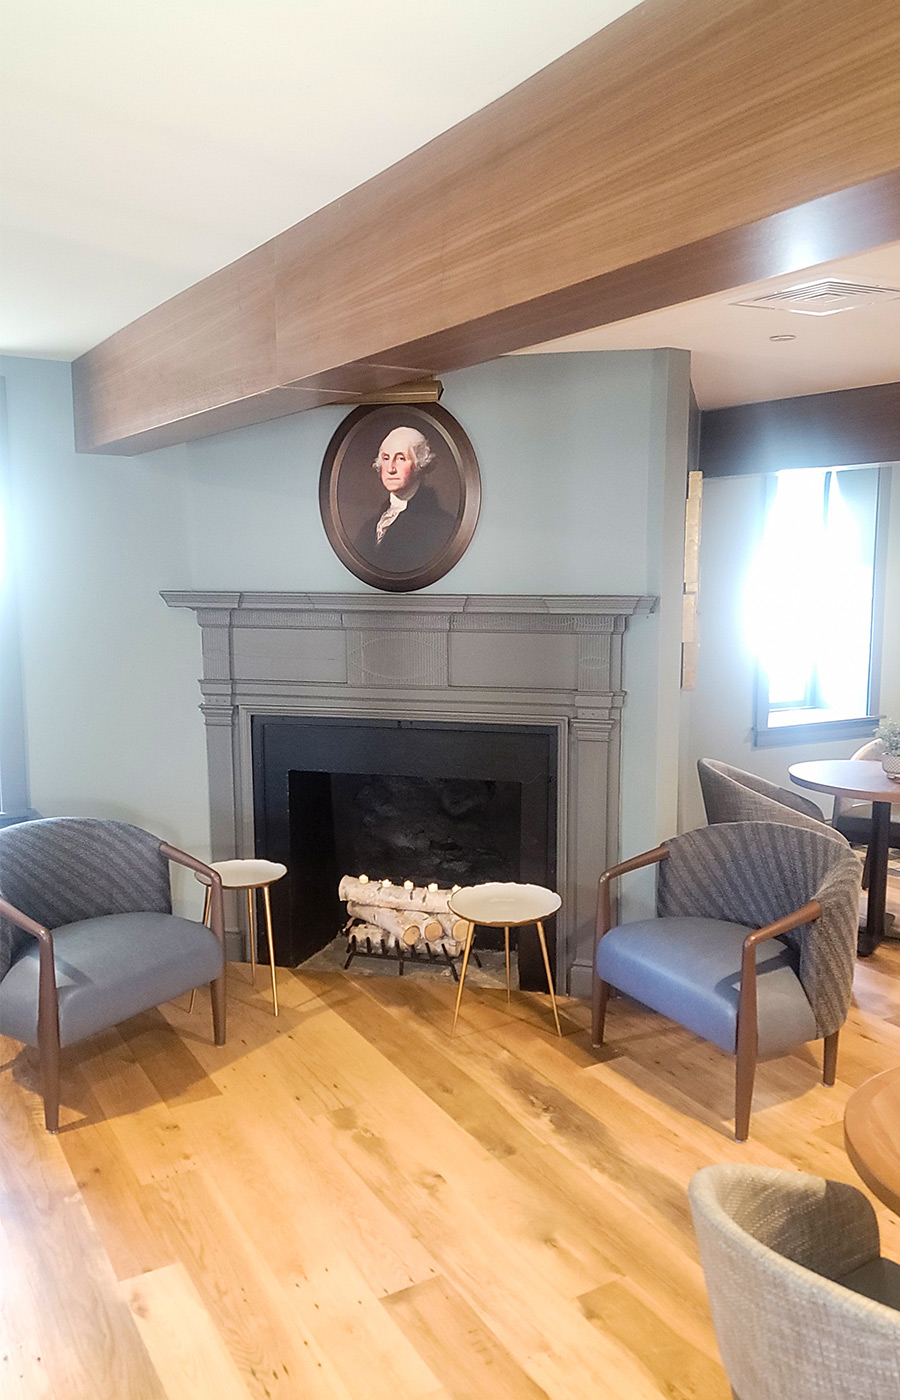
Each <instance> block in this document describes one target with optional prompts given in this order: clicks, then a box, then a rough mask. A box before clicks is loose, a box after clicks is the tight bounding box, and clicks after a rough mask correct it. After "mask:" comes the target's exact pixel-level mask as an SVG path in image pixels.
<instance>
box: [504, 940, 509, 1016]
mask: <svg viewBox="0 0 900 1400" xmlns="http://www.w3.org/2000/svg"><path fill="white" fill-rule="evenodd" d="M503 934H504V942H505V944H506V1000H507V1001H509V925H508V924H507V925H506V927H505V928H504V930H503Z"/></svg>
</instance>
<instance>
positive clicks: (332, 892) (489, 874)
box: [251, 715, 557, 990]
mask: <svg viewBox="0 0 900 1400" xmlns="http://www.w3.org/2000/svg"><path fill="white" fill-rule="evenodd" d="M251 745H252V755H253V793H254V830H255V841H256V852H257V854H258V855H261V856H263V855H264V856H265V857H266V858H268V859H270V860H279V861H282V862H283V863H284V864H285V865H286V866H287V867H288V876H287V878H286V879H285V880H282V881H279V882H278V884H277V885H276V886H273V888H272V915H273V925H274V930H275V950H276V959H277V961H278V962H279V963H284V964H287V965H289V966H296V965H297V964H298V963H301V962H303V961H305V959H306V958H308V957H310V956H311V955H312V954H313V953H315V952H317V951H318V949H320V948H322V947H324V946H325V944H327V943H329V942H330V941H331V940H332V939H333V938H334V937H335V935H336V934H337V933H338V931H339V930H340V928H341V927H342V925H343V923H344V921H345V919H346V910H345V908H344V906H343V904H342V903H341V902H340V901H339V900H338V897H337V887H338V881H339V880H340V878H341V876H342V875H344V874H358V873H366V874H369V875H370V876H371V877H374V878H376V879H379V880H380V879H383V878H388V879H390V880H392V881H393V883H395V884H397V885H402V884H403V882H404V881H405V880H411V881H412V883H413V884H414V885H420V886H424V885H427V884H429V883H430V882H432V881H434V882H436V883H437V884H438V885H440V886H441V887H449V886H451V885H454V884H457V885H466V884H478V883H480V882H482V881H485V880H524V881H527V882H530V883H532V884H538V885H549V886H551V887H553V888H555V884H556V810H557V796H556V735H555V733H554V731H553V729H552V728H550V727H546V726H544V727H541V726H533V725H499V724H465V725H450V724H441V723H433V722H432V723H429V722H424V721H410V720H365V719H330V720H324V719H317V718H306V717H299V716H288V715H275V716H273V715H256V716H254V717H253V720H252V722H251ZM554 922H555V921H550V922H549V923H548V930H547V931H548V937H549V938H551V939H552V936H553V924H554ZM479 941H480V944H481V946H482V947H483V946H485V945H486V944H487V945H488V946H490V944H491V942H495V944H496V946H497V947H500V946H501V943H502V934H499V933H498V934H493V933H488V932H487V931H485V932H484V933H483V934H480V935H479ZM518 967H519V982H520V985H521V986H522V987H523V988H525V989H526V990H545V988H546V978H545V975H544V971H543V966H542V961H541V955H540V950H539V947H538V944H537V940H536V937H535V936H534V934H533V932H532V931H531V930H528V931H526V932H525V933H523V934H522V935H521V936H520V938H519V951H518Z"/></svg>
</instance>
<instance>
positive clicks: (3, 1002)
mask: <svg viewBox="0 0 900 1400" xmlns="http://www.w3.org/2000/svg"><path fill="white" fill-rule="evenodd" d="M29 942H30V944H31V946H30V947H29V948H28V949H27V951H26V952H25V953H23V954H21V955H20V956H19V958H18V959H17V961H16V962H15V963H13V965H12V967H11V968H10V970H9V972H8V973H7V974H6V976H5V977H4V978H3V981H2V982H0V1030H2V1033H3V1034H4V1035H8V1036H11V1037H12V1039H13V1040H22V1041H24V1042H25V1044H26V1045H36V1044H37V1014H38V944H37V940H36V939H30V940H29ZM53 943H54V948H55V954H56V985H57V988H58V995H59V1040H60V1044H61V1045H72V1044H74V1043H75V1042H76V1041H78V1040H84V1039H85V1037H86V1036H89V1035H94V1034H95V1033H96V1032H97V1031H99V1030H103V1029H104V1028H105V1027H107V1026H111V1025H115V1024H116V1023H117V1022H119V1021H125V1020H127V1019H128V1017H129V1016H136V1015H137V1014H138V1012H140V1011H146V1010H148V1009H149V1008H150V1007H152V1006H159V1005H160V1004H161V1003H162V1002H164V1001H170V1000H171V998H172V997H177V996H180V995H181V993H182V992H186V991H189V990H190V988H191V987H199V986H201V985H202V984H203V983H205V982H212V981H213V979H214V978H216V977H218V976H219V974H220V972H221V971H222V967H223V954H222V948H221V945H220V943H219V941H218V939H217V938H216V936H215V934H214V933H213V932H212V930H211V929H208V928H206V927H205V926H204V925H203V924H199V923H195V922H194V921H193V920H191V919H179V918H178V917H177V916H175V915H173V914H147V913H140V914H110V915H105V916H103V917H102V918H98V919H83V920H82V921H81V922H80V923H76V924H68V925H66V926H65V927H63V928H58V929H55V930H54V932H53Z"/></svg>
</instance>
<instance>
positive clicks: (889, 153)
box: [73, 0, 900, 453]
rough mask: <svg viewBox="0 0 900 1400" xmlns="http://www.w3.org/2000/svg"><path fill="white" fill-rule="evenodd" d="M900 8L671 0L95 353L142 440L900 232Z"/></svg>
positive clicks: (637, 14)
mask: <svg viewBox="0 0 900 1400" xmlns="http://www.w3.org/2000/svg"><path fill="white" fill-rule="evenodd" d="M898 72H900V9H898V7H897V4H896V0H858V3H857V4H856V5H854V6H847V4H846V0H817V3H816V4H815V5H814V6H811V5H810V4H809V0H777V3H776V0H646V3H644V4H642V5H640V6H639V7H638V8H637V9H635V10H632V11H631V12H630V13H629V14H627V15H625V16H623V17H622V18H621V19H620V20H618V21H617V22H616V23H614V24H612V25H610V26H609V27H608V28H607V29H604V30H602V31H601V32H600V33H599V34H597V35H595V36H594V37H593V38H591V39H589V40H588V41H587V42H586V43H584V44H581V45H580V46H579V47H578V48H577V49H574V50H572V52H571V53H568V54H565V55H564V56H563V57H562V58H560V59H558V60H557V61H556V62H555V63H552V64H550V65H549V67H547V68H545V69H543V70H542V71H541V72H540V73H538V74H536V75H535V76H534V77H533V78H530V79H528V81H527V82H525V83H523V84H521V85H520V86H519V87H518V88H515V89H514V90H513V91H512V92H510V93H507V94H506V95H505V96H504V97H501V98H499V99H498V100H497V101H496V102H493V103H491V104H490V106H488V107H486V108H484V109H483V110H482V111H480V112H477V113H475V115H474V116H472V117H469V118H468V119H467V120H466V121H464V122H461V123H460V124H459V125H458V126H456V127H454V128H452V129H451V130H450V131H448V132H445V133H444V134H443V135H442V136H439V137H437V138H436V139H435V140H434V141H431V142H430V143H429V144H428V145H426V146H424V147H422V149H421V150H419V151H416V152H414V153H413V154H412V155H411V156H408V157H407V158H406V159H405V160H402V161H400V162H399V163H398V164H397V165H395V166H392V167H391V168H390V169H389V170H386V171H384V172H383V173H382V174H380V175H378V176H376V177H374V178H373V179H371V180H369V181H367V182H366V183H365V184H363V185H361V186H360V187H359V188H358V189H355V190H353V191H351V192H350V193H349V194H347V195H345V196H343V197H342V198H341V199H338V200H336V201H335V202H334V203H333V204H330V205H328V206H327V207H326V208H325V209H322V210H319V211H318V212H317V213H315V214H312V215H311V216H310V217H309V218H307V219H304V220H303V222H302V223H300V224H297V225H296V226H295V227H294V228H291V229H288V230H287V231H286V232H285V233H282V234H280V235H279V236H278V237H277V238H274V239H272V240H270V242H268V243H266V244H264V245H263V246H262V247H261V248H257V249H255V250H254V251H253V252H252V253H248V254H247V256H246V257H244V258H241V259H239V260H238V261H237V262H236V263H233V264H231V265H230V266H229V267H226V268H223V269H222V270H221V271H219V272H217V273H214V274H213V275H212V276H211V277H207V278H205V279H204V280H203V281H202V282H199V283H197V285H196V286H194V287H191V288H189V289H188V290H187V291H185V292H183V293H181V294H180V295H179V296H176V297H173V298H172V299H171V300H170V301H168V302H166V303H164V304H163V305H162V306H160V307H157V308H156V309H155V310H154V311H151V312H149V313H148V314H147V315H145V316H142V317H141V318H140V319H139V320H138V321H135V322H134V323H133V324H132V325H130V326H127V327H125V329H124V330H122V331H119V332H117V334H115V335H113V336H111V337H110V338H109V339H108V340H106V341H104V342H103V344H102V345H99V346H97V347H96V348H95V349H94V350H91V351H89V352H88V353H87V354H86V355H83V356H82V357H81V358H80V359H79V360H77V361H76V362H75V365H74V367H73V376H74V392H75V413H76V445H77V447H78V449H79V451H87V452H97V451H100V452H103V451H106V452H124V453H129V452H141V451H146V450H148V449H149V448H151V447H159V446H163V445H166V444H168V443H173V442H181V441H185V440H186V439H187V438H190V437H196V436H202V435H205V434H207V433H214V432H221V431H223V430H225V429H228V428H232V427H236V426H239V425H241V424H244V423H249V422H257V421H262V420H264V419H266V418H273V417H279V416H282V415H284V414H287V413H294V412H298V411H300V410H302V409H303V408H307V407H315V406H317V405H318V404H321V403H354V402H356V401H358V399H359V398H360V396H362V395H364V394H367V393H371V392H372V391H375V390H378V389H382V388H386V387H390V386H391V385H393V384H398V383H402V382H406V381H410V380H415V379H417V378H427V377H430V376H431V375H434V374H440V373H442V372H444V371H446V370H449V369H453V368H459V367H462V366H465V365H471V364H476V363H480V362H481V361H483V360H486V359H490V358H493V357H494V356H496V355H499V354H504V353H507V352H508V351H510V350H515V349H520V348H522V347H524V346H527V345H533V344H537V343H540V342H541V341H544V340H549V339H552V338H555V337H556V336H559V335H565V334H571V333H573V332H575V331H579V330H587V329H589V328H591V327H592V326H597V325H602V324H605V323H607V322H609V321H613V320H619V319H622V318H623V317H625V316H630V315H636V314H639V312H642V311H648V310H653V309H656V308H657V307H660V306H666V305H673V304H675V303H677V302H679V301H687V300H690V299H692V298H693V297H696V296H703V295H707V294H709V293H710V292H715V291H719V290H722V289H724V288H727V287H730V286H738V285H741V284H742V283H744V282H747V281H754V280H758V279H761V278H765V277H770V276H774V275H776V274H778V273H785V272H791V271H794V270H797V269H800V268H803V267H808V266H811V265H813V264H814V263H817V262H823V261H826V260H828V259H829V258H834V257H841V256H847V255H849V254H851V253H854V252H859V251H862V250H863V249H865V248H869V247H873V246H876V245H877V244H879V243H884V242H889V241H893V240H895V239H898V238H900V136H898V133H900V83H898V82H897V74H898Z"/></svg>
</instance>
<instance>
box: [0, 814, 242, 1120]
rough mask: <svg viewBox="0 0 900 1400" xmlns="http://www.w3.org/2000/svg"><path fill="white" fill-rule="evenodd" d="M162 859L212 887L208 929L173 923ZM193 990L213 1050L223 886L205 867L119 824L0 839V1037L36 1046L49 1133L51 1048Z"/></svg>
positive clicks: (50, 828)
mask: <svg viewBox="0 0 900 1400" xmlns="http://www.w3.org/2000/svg"><path fill="white" fill-rule="evenodd" d="M169 861H175V862H177V863H178V864H180V865H185V866H187V867H188V869H190V870H194V871H199V872H201V873H202V874H204V875H205V876H208V877H209V878H210V879H211V881H212V906H211V917H210V924H211V927H210V928H207V927H206V926H205V925H204V924H201V923H197V922H195V921H193V920H191V919H181V918H177V917H176V916H175V915H173V913H172V901H171V893H170V886H169ZM204 983H209V985H210V989H211V992H212V1009H213V1025H214V1031H215V1040H216V1044H217V1045H224V1043H225V942H224V927H223V919H222V883H221V880H220V877H219V876H218V874H217V873H216V872H215V871H214V870H211V869H210V868H209V866H207V865H204V864H203V863H202V861H199V860H195V859H194V857H193V856H189V855H186V854H185V853H184V852H183V851H179V850H176V849H175V848H174V847H173V846H169V845H168V844H167V843H166V842H164V841H160V840H159V838H158V837H156V836H151V835H150V834H149V832H146V831H142V830H141V829H140V828H139V827H136V826H128V825H126V824H125V823H124V822H114V821H93V820H77V819H74V818H68V817H51V818H49V819H47V820H44V821H34V822H24V823H22V824H21V825H19V826H10V827H7V828H6V829H5V830H3V831H0V1030H2V1032H3V1034H4V1035H7V1036H10V1037H11V1038H12V1039H13V1040H21V1041H24V1042H25V1044H26V1045H36V1046H37V1047H38V1050H39V1053H40V1061H41V1077H42V1081H43V1090H44V1117H45V1121H46V1124H47V1128H48V1129H49V1131H50V1132H52V1133H53V1132H56V1130H57V1128H58V1126H59V1052H60V1047H62V1046H66V1045H72V1044H74V1043H75V1042H77V1041H79V1040H85V1039H86V1038H87V1037H88V1036H91V1035H94V1034H95V1033H96V1032H97V1031H99V1030H103V1029H104V1028H106V1027H107V1026H112V1025H115V1024H116V1023H117V1022H119V1021H124V1020H126V1019H127V1018H128V1017H129V1016H135V1015H137V1013H138V1012H140V1011H147V1010H149V1008H150V1007H152V1006H159V1005H160V1004H161V1003H162V1002H165V1001H169V1000H171V998H172V997H176V996H180V995H181V994H182V992H187V991H190V990H191V989H192V988H193V987H197V986H201V985H202V984H204Z"/></svg>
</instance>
